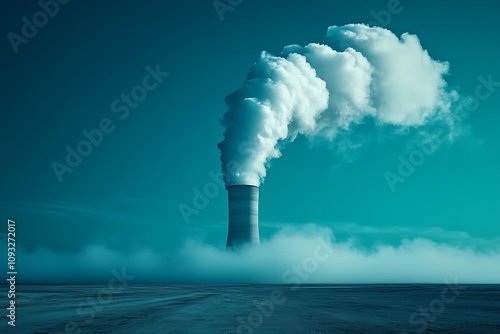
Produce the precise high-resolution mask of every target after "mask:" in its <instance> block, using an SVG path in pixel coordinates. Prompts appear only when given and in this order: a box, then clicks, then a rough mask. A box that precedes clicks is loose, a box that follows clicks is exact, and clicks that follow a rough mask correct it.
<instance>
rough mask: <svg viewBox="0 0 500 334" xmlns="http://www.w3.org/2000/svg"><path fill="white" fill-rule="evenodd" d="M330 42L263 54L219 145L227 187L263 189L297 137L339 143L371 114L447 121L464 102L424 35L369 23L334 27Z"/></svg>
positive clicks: (403, 120)
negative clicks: (285, 146) (284, 148)
mask: <svg viewBox="0 0 500 334" xmlns="http://www.w3.org/2000/svg"><path fill="white" fill-rule="evenodd" d="M325 41H326V44H317V43H311V44H308V45H306V46H305V47H301V46H298V45H290V46H287V47H285V48H284V49H283V51H282V54H281V55H280V56H273V55H271V54H269V53H267V52H265V51H264V52H262V53H261V55H260V58H259V60H258V61H257V62H256V63H255V64H254V65H253V67H252V68H251V70H250V72H249V73H248V75H247V79H246V81H245V83H244V85H243V87H242V88H240V89H237V90H236V91H234V92H233V93H231V94H230V95H228V96H227V97H226V103H227V105H228V111H227V112H226V114H225V115H224V118H223V120H222V123H223V126H224V127H225V132H224V140H223V141H222V142H220V143H219V145H218V147H219V149H220V151H221V162H222V170H223V171H224V173H223V174H224V176H225V182H226V185H227V186H230V185H234V184H250V185H260V182H262V181H263V179H264V177H265V176H266V167H267V164H268V163H269V161H270V160H272V159H273V158H279V157H280V156H281V152H280V144H281V143H285V142H292V141H294V139H295V138H296V137H297V135H299V134H302V135H305V136H307V137H313V136H317V137H322V138H325V139H327V140H329V141H333V140H334V139H335V138H336V137H337V136H338V135H339V134H340V133H341V132H346V131H350V130H351V129H352V126H353V125H355V124H359V123H361V122H362V121H363V119H364V118H366V117H372V118H373V119H375V121H376V124H377V125H394V126H397V127H418V126H422V125H424V124H427V123H430V122H433V121H437V120H447V119H448V118H449V117H450V111H451V106H452V103H453V102H455V101H457V100H458V94H457V92H456V91H454V90H450V89H447V83H446V81H445V80H444V79H443V76H444V75H446V74H447V73H448V69H449V65H448V63H446V62H439V61H436V60H433V59H432V58H431V57H430V56H429V54H428V52H427V51H426V50H424V49H423V48H422V46H421V45H420V41H419V39H418V37H417V36H415V35H410V34H407V33H405V34H403V35H402V36H401V38H398V37H397V36H396V35H394V34H393V33H392V32H391V31H389V30H387V29H383V28H378V27H369V26H366V25H363V24H349V25H346V26H341V27H339V26H332V27H329V28H328V31H327V34H326V37H325Z"/></svg>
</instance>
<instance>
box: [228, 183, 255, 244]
mask: <svg viewBox="0 0 500 334" xmlns="http://www.w3.org/2000/svg"><path fill="white" fill-rule="evenodd" d="M227 192H228V208H229V210H228V214H229V217H228V219H229V221H228V225H229V226H228V232H227V243H226V249H234V248H237V247H239V246H241V245H243V244H246V243H254V244H258V243H260V238H259V187H257V186H249V185H235V186H229V187H228V188H227Z"/></svg>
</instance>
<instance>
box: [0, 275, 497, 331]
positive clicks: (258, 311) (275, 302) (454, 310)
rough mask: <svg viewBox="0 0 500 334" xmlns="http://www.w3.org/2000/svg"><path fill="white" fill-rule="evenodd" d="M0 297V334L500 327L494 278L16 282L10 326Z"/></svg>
mask: <svg viewBox="0 0 500 334" xmlns="http://www.w3.org/2000/svg"><path fill="white" fill-rule="evenodd" d="M1 288H3V290H4V291H7V290H8V289H7V286H5V285H2V286H1ZM2 294H3V293H2ZM2 300H3V302H2V304H4V306H2V309H3V310H4V311H3V314H4V315H3V316H2V318H3V320H2V324H0V332H2V333H11V332H12V333H75V334H76V333H204V334H207V333H405V332H408V333H424V332H425V333H432V332H438V333H500V285H444V284H443V285H301V286H298V287H297V288H294V287H293V286H289V285H142V286H139V285H131V286H126V287H117V288H115V289H111V288H110V287H109V286H108V285H18V286H17V293H16V326H15V327H11V326H8V325H7V321H8V320H9V319H8V318H7V317H6V316H5V315H6V314H7V312H8V311H7V310H6V309H5V307H6V306H8V305H7V302H8V301H7V298H3V297H2Z"/></svg>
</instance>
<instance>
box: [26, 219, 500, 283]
mask: <svg viewBox="0 0 500 334" xmlns="http://www.w3.org/2000/svg"><path fill="white" fill-rule="evenodd" d="M319 240H322V241H321V242H320V241H319ZM283 249H286V250H287V251H286V252H283ZM200 254H203V256H200ZM19 259H22V261H20V263H19V272H22V273H23V275H22V277H21V275H20V277H19V279H20V281H22V282H25V283H107V282H108V281H109V280H110V279H111V278H113V277H114V276H113V274H112V272H113V269H114V270H116V271H118V272H120V273H121V272H122V271H124V272H125V273H126V274H127V275H130V276H133V277H134V279H133V281H132V282H131V283H163V284H165V283H203V284H207V283H276V284H284V283H285V284H302V283H304V284H305V283H348V284H354V283H437V284H440V283H443V282H444V280H448V281H454V279H458V280H459V281H460V282H461V283H491V284H498V283H500V267H499V266H498V263H499V261H500V248H498V247H494V248H489V249H488V250H483V251H481V250H478V249H476V247H470V246H463V245H462V246H456V245H451V244H447V243H442V242H434V241H431V240H429V239H423V238H414V239H405V240H402V241H401V242H400V243H399V244H398V245H388V244H385V245H384V244H378V245H377V246H376V247H373V248H369V249H365V248H362V247H360V246H356V245H355V244H354V243H353V242H352V241H335V237H334V234H333V231H332V230H330V229H329V228H323V227H318V226H315V225H307V226H302V227H300V228H296V227H293V228H286V229H283V230H281V231H279V232H278V233H277V234H275V235H273V236H272V237H271V238H270V239H264V240H263V241H262V243H261V245H260V246H249V247H247V248H245V249H242V250H241V252H225V251H224V249H218V248H215V247H213V246H212V245H208V244H205V243H201V242H196V241H188V242H187V243H186V244H185V246H184V247H182V248H181V249H178V250H176V251H175V252H174V253H161V252H157V251H155V250H152V249H149V248H141V249H138V250H134V251H133V252H132V253H130V252H124V251H118V250H115V249H113V248H110V247H108V246H106V245H102V244H91V245H87V246H85V247H83V248H82V249H81V251H79V252H77V253H61V252H55V251H51V250H47V249H39V250H35V251H32V252H27V251H25V250H23V249H19ZM299 269H300V273H299V272H298V271H297V270H299Z"/></svg>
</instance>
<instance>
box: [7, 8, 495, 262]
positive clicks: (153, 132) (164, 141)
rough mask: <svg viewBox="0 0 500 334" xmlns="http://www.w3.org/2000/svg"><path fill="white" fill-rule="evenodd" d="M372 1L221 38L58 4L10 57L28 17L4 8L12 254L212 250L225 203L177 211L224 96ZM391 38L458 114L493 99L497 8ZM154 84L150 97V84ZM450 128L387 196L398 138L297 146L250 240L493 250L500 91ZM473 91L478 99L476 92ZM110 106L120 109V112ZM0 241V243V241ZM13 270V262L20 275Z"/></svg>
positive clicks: (268, 15) (122, 13) (252, 22)
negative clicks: (419, 59) (136, 93)
mask: <svg viewBox="0 0 500 334" xmlns="http://www.w3.org/2000/svg"><path fill="white" fill-rule="evenodd" d="M387 5H388V1H387V0H382V1H351V0H350V1H320V0H309V1H281V0H280V1H272V2H270V1H264V0H252V1H245V0H244V1H242V3H241V4H240V5H238V6H237V7H235V8H234V10H233V11H231V12H229V11H228V12H226V13H224V20H223V21H221V20H220V18H219V16H218V14H217V12H216V10H215V9H214V7H213V5H212V1H208V0H207V1H151V2H148V3H129V2H118V1H107V2H106V3H100V4H88V3H83V2H79V1H71V2H69V3H68V4H65V5H61V6H60V8H59V12H58V13H57V14H56V15H55V16H54V17H53V18H50V19H49V21H48V23H47V24H46V25H45V26H43V27H41V28H39V31H38V33H37V35H36V36H34V37H33V38H32V39H29V42H28V43H27V44H21V45H19V52H18V53H16V52H15V51H14V50H13V47H12V45H11V43H10V42H9V39H8V37H7V35H8V33H9V32H14V33H16V34H21V28H22V25H23V22H22V21H21V18H22V17H23V16H26V17H28V18H31V17H32V15H33V14H34V13H35V12H37V11H39V10H40V7H39V6H38V5H37V4H36V3H35V2H28V1H21V2H16V3H12V4H4V5H2V6H3V7H4V8H3V10H2V11H1V12H2V14H1V15H2V20H1V27H2V31H3V33H4V36H6V37H4V38H3V42H2V59H3V61H2V65H1V66H2V80H1V91H2V95H3V100H4V103H3V106H2V112H1V122H0V126H1V131H0V133H1V136H2V140H1V141H0V150H1V152H2V157H3V161H2V164H1V167H0V169H1V174H0V175H1V176H0V189H2V192H1V194H0V213H1V217H2V218H1V219H3V220H5V221H6V220H7V218H9V217H10V218H14V219H15V220H16V222H17V241H18V248H19V249H22V250H23V251H25V252H31V251H35V250H39V249H41V248H43V249H49V250H51V251H53V252H56V253H57V252H78V251H79V250H81V249H82V247H84V246H85V245H89V244H96V243H97V244H103V245H106V246H107V247H110V248H112V249H116V250H118V251H128V250H131V249H134V248H135V247H138V248H141V247H147V248H150V249H153V250H155V251H158V252H171V251H175V250H176V249H179V248H180V247H181V246H182V245H183V244H184V243H185V242H186V240H189V239H195V240H199V241H202V242H203V243H206V244H209V245H213V246H214V247H216V248H220V249H223V248H224V246H225V239H226V236H227V222H226V219H227V203H226V202H227V194H226V192H225V191H224V190H223V189H222V188H220V189H219V190H220V191H219V194H218V195H217V196H215V198H212V199H210V200H209V203H208V205H206V207H205V208H203V209H202V210H199V213H198V214H196V215H192V216H190V223H189V224H186V222H185V220H184V219H183V216H182V215H181V212H180V210H179V205H181V204H186V205H190V206H192V201H193V197H194V193H193V189H195V188H196V189H199V190H203V188H204V187H205V185H206V184H207V183H210V182H212V181H213V180H212V178H211V177H210V173H211V172H213V173H217V172H219V169H220V161H219V154H220V152H219V150H218V149H217V143H218V142H220V141H221V140H222V133H223V128H222V126H221V125H220V123H219V120H220V119H221V118H222V116H223V114H224V112H225V111H226V106H225V103H224V98H225V96H226V95H227V94H229V93H230V92H232V91H233V90H235V89H236V88H238V87H240V86H241V85H242V83H243V81H244V79H245V76H246V73H247V72H248V70H249V68H250V67H251V65H252V64H253V63H254V62H255V61H256V60H257V59H258V56H259V53H260V52H261V51H262V50H266V51H268V52H270V53H273V54H278V53H279V52H280V51H281V50H282V48H283V47H284V46H286V45H289V44H299V45H305V44H307V43H310V42H321V41H322V38H323V36H324V35H325V33H326V29H327V28H328V26H331V25H343V24H348V23H369V22H371V23H374V21H375V19H374V17H373V15H372V14H370V13H371V11H376V12H378V11H380V10H383V9H386V8H387ZM401 6H402V8H403V9H402V10H401V12H400V13H399V14H396V15H392V17H391V20H390V22H388V24H385V23H386V22H382V23H380V22H379V23H378V25H380V26H383V27H386V28H387V29H389V30H391V31H393V32H394V33H395V34H396V35H398V36H400V35H401V34H403V33H405V32H409V33H412V34H416V35H417V36H418V37H419V38H420V41H421V43H422V45H423V47H424V48H425V49H427V50H428V51H429V54H430V55H431V57H432V58H434V59H437V60H440V61H448V62H449V63H450V69H451V70H450V75H449V76H447V78H446V79H447V81H448V83H449V85H450V86H451V87H453V88H455V89H457V90H458V91H459V92H460V94H461V95H463V96H474V95H475V94H476V87H477V86H478V85H480V84H481V82H480V81H479V79H478V78H479V77H483V78H485V79H487V78H488V77H489V76H491V77H492V79H493V81H495V82H500V63H499V62H498V58H499V57H498V55H499V52H500V47H499V44H498V34H499V32H500V26H499V22H500V5H499V4H497V3H496V2H494V1H486V0H478V1H474V2H470V1H464V0H457V1H453V4H451V3H449V2H445V1H431V0H418V1H409V0H401ZM157 65H159V67H160V69H161V71H163V72H168V73H169V75H168V76H167V77H165V78H164V79H163V81H162V82H161V83H159V85H158V86H157V87H156V88H154V89H152V90H151V91H149V92H148V95H147V97H146V98H145V99H144V101H142V102H140V103H138V105H137V107H136V108H134V109H130V113H129V115H128V117H126V118H125V119H123V120H122V119H120V118H119V116H120V115H122V114H121V113H114V112H113V110H112V108H111V104H112V103H113V101H114V100H115V99H119V98H120V96H121V95H122V94H130V92H131V90H132V89H133V88H134V87H136V86H137V85H142V83H143V78H144V77H145V75H147V74H148V71H147V70H146V67H148V66H149V67H151V68H153V69H154V68H155V67H156V66H157ZM151 82H153V81H151ZM495 89H496V90H497V91H493V92H491V94H490V96H488V98H486V99H484V100H483V101H481V102H480V106H479V108H478V110H477V111H475V112H473V113H472V114H471V116H470V117H469V118H467V119H465V120H464V124H463V127H464V129H466V130H467V133H466V134H464V135H462V136H460V137H459V138H457V139H456V140H455V141H454V142H452V143H446V144H444V145H442V146H441V147H440V148H439V149H438V150H437V151H436V152H434V153H433V154H432V155H430V156H427V157H426V159H425V162H424V163H423V164H422V165H421V166H419V167H417V168H416V169H415V171H414V173H413V174H412V175H411V176H410V177H408V178H407V179H406V181H405V182H404V183H400V184H397V185H396V186H395V191H391V188H390V187H389V185H388V183H387V182H386V179H385V177H384V173H385V172H386V171H392V172H396V170H397V168H398V164H399V160H398V157H399V156H400V155H402V156H404V157H407V156H408V155H409V153H410V152H411V151H412V150H413V149H414V146H412V145H413V144H412V143H413V141H412V140H413V139H414V138H413V137H412V136H411V135H408V136H397V135H392V134H390V133H389V132H387V133H385V132H383V131H381V132H374V131H373V128H372V127H370V126H368V125H367V126H366V127H361V128H360V129H359V131H358V132H357V133H356V136H359V137H360V138H362V141H363V142H364V145H363V146H362V147H361V148H359V149H356V150H352V151H348V152H347V153H345V154H343V153H341V152H336V151H335V150H332V149H330V148H329V147H328V145H322V143H318V142H316V143H313V144H311V142H309V141H307V140H305V139H304V138H298V140H297V141H296V142H294V143H292V144H290V145H288V146H287V147H286V148H285V149H284V151H283V153H284V154H283V156H282V157H281V158H280V159H277V160H273V161H272V164H271V168H270V169H269V170H268V175H267V177H266V180H265V182H264V184H263V185H262V186H261V193H260V196H261V197H260V222H261V238H262V239H266V238H267V239H269V238H270V237H271V236H272V235H273V234H274V233H276V232H277V231H278V230H279V229H281V228H282V227H283V226H303V225H305V224H307V223H314V224H317V225H319V226H325V227H329V228H331V229H332V230H333V233H334V234H335V235H336V237H337V239H340V240H347V239H349V238H354V239H355V242H356V243H359V245H361V246H362V247H370V246H371V245H373V244H374V243H378V242H383V243H388V244H394V245H397V244H398V243H399V242H400V241H401V240H402V239H404V238H415V237H418V236H421V237H426V238H429V239H431V240H433V241H436V242H446V243H450V244H454V245H464V244H467V245H471V246H474V247H482V248H485V247H486V248H488V247H498V240H500V224H499V222H500V220H499V219H500V218H499V217H500V203H499V201H500V177H499V174H498V171H499V170H500V149H499V143H500V131H498V124H500V114H499V112H498V111H499V106H500V86H497V87H495ZM482 91H483V90H482ZM122 106H123V104H122ZM105 118H109V119H110V120H111V121H112V123H113V125H114V126H115V128H114V130H113V131H112V132H111V133H109V134H104V136H103V139H102V143H101V144H100V145H98V146H97V147H93V150H92V153H90V154H89V155H88V156H87V157H84V158H83V159H82V162H81V164H79V165H78V166H77V167H75V168H74V170H73V171H72V172H71V173H65V174H64V175H63V176H62V178H63V181H62V182H60V181H59V180H58V177H57V176H56V173H55V172H54V170H53V167H52V164H53V162H54V161H58V162H60V163H64V160H65V157H66V154H67V152H66V149H65V147H66V146H67V145H69V146H70V147H72V148H76V146H77V144H78V142H79V141H81V140H82V139H85V137H84V136H83V134H82V131H83V130H89V131H90V130H91V129H94V128H96V127H98V126H99V123H100V122H101V120H103V119H105ZM0 233H5V231H0ZM22 261H23V259H22V258H19V262H20V263H22Z"/></svg>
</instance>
